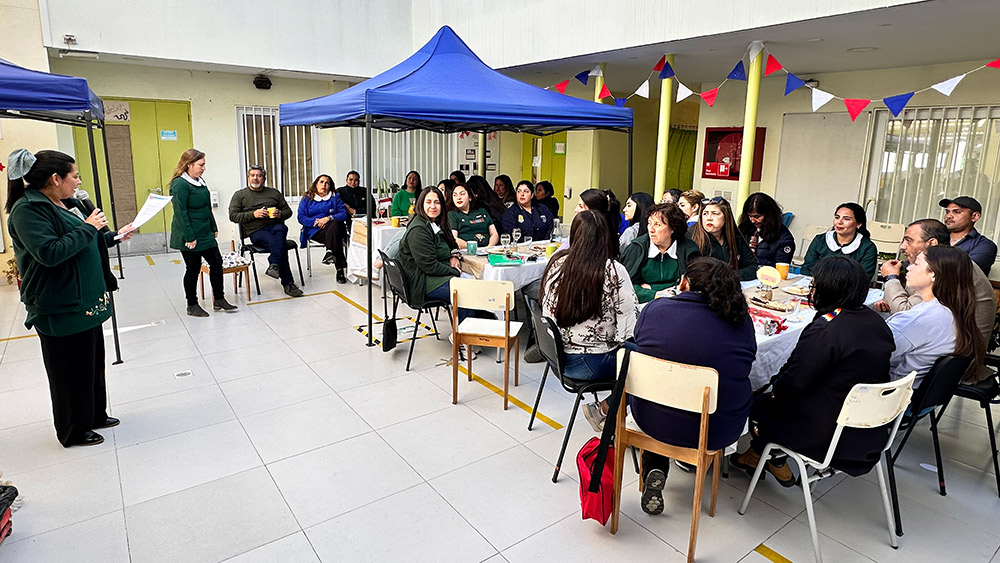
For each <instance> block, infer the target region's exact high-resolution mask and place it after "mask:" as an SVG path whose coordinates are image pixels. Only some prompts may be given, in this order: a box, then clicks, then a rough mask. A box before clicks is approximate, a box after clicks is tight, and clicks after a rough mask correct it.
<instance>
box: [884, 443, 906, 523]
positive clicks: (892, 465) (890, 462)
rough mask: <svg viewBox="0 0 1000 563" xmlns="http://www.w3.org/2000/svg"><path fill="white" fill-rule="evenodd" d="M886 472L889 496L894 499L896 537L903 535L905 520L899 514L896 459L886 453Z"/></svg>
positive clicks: (893, 515)
mask: <svg viewBox="0 0 1000 563" xmlns="http://www.w3.org/2000/svg"><path fill="white" fill-rule="evenodd" d="M885 472H886V473H887V474H888V475H889V495H890V496H891V497H892V517H893V520H894V521H895V524H896V535H897V536H902V535H903V518H902V516H900V514H899V493H898V492H897V491H896V459H895V458H894V457H893V456H892V455H890V453H889V450H886V451H885Z"/></svg>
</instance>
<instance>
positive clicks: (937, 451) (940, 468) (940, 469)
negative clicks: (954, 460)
mask: <svg viewBox="0 0 1000 563" xmlns="http://www.w3.org/2000/svg"><path fill="white" fill-rule="evenodd" d="M938 416H940V415H936V414H935V413H931V415H930V419H931V436H932V437H933V438H934V461H935V462H936V463H937V474H938V488H939V489H940V492H941V496H947V495H948V491H946V490H945V487H944V464H943V463H941V444H940V443H939V441H938V432H937V422H938Z"/></svg>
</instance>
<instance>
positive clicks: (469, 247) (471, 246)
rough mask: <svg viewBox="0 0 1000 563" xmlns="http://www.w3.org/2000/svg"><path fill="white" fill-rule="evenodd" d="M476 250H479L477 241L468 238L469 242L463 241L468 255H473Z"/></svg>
mask: <svg viewBox="0 0 1000 563" xmlns="http://www.w3.org/2000/svg"><path fill="white" fill-rule="evenodd" d="M478 251H479V243H478V242H476V241H474V240H470V241H469V242H467V243H465V253H466V254H468V255H469V256H475V255H476V252H478Z"/></svg>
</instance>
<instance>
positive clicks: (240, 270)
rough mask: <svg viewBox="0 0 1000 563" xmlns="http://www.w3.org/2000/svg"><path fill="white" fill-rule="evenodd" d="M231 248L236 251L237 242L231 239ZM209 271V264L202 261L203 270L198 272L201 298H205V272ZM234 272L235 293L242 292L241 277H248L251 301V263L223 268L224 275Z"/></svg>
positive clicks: (248, 297) (248, 293) (248, 295)
mask: <svg viewBox="0 0 1000 563" xmlns="http://www.w3.org/2000/svg"><path fill="white" fill-rule="evenodd" d="M229 248H230V249H231V250H232V251H233V252H236V243H235V242H233V241H229ZM207 273H209V268H208V264H205V263H202V265H201V271H200V272H198V283H199V284H200V285H201V298H202V299H204V298H205V274H207ZM226 274H232V275H233V294H235V295H239V294H240V286H239V284H240V283H241V278H244V277H245V279H246V283H244V285H245V286H246V289H247V303H249V302H250V264H243V265H240V266H231V267H229V268H223V269H222V275H226Z"/></svg>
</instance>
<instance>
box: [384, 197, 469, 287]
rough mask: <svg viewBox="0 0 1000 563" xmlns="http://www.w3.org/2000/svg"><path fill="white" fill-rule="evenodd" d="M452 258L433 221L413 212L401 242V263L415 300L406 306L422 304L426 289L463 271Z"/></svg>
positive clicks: (445, 281)
mask: <svg viewBox="0 0 1000 563" xmlns="http://www.w3.org/2000/svg"><path fill="white" fill-rule="evenodd" d="M450 259H451V247H449V246H448V241H447V240H446V239H445V238H444V234H443V233H435V232H434V230H433V229H432V228H431V224H430V223H428V222H427V221H426V220H425V219H423V218H421V217H420V216H419V215H414V216H413V218H412V219H410V224H409V225H408V226H407V227H406V232H405V233H403V240H401V241H400V242H399V257H398V260H399V265H400V266H401V267H402V268H403V272H404V273H405V274H406V282H407V286H408V287H409V289H410V299H411V300H412V303H407V305H410V306H411V307H419V306H421V305H422V304H423V302H424V297H425V296H426V295H427V292H429V291H433V290H435V289H437V288H439V287H441V286H442V285H444V284H446V283H448V281H450V280H451V278H453V277H456V276H458V275H460V274H461V272H460V271H458V270H457V269H455V268H452V267H451V265H450V264H449V263H448V262H449V260H450Z"/></svg>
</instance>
